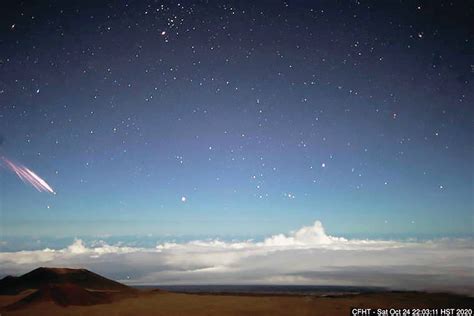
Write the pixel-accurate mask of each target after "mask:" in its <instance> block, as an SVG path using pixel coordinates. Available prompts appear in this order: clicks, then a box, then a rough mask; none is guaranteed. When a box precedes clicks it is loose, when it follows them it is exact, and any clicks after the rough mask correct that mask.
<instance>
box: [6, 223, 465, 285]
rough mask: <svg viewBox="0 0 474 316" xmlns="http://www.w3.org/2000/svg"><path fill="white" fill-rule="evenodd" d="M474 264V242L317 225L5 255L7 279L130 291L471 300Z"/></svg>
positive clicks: (78, 242) (77, 244) (78, 245)
mask: <svg viewBox="0 0 474 316" xmlns="http://www.w3.org/2000/svg"><path fill="white" fill-rule="evenodd" d="M473 262H474V247H473V243H472V240H461V239H440V240H432V241H426V242H414V241H411V242H407V241H403V242H402V241H390V240H388V241H379V240H357V239H350V240H348V239H345V238H341V237H334V236H329V235H327V234H326V233H325V231H324V227H323V225H322V224H321V223H320V222H318V221H317V222H315V223H314V224H313V225H312V226H307V227H302V228H301V229H299V230H297V231H295V232H293V233H290V234H288V235H284V234H278V235H274V236H271V237H268V238H266V239H264V240H263V241H261V242H255V241H252V240H248V241H239V242H225V241H221V240H206V241H202V240H195V241H190V242H187V243H163V244H159V245H157V246H156V247H155V248H138V247H126V246H121V245H108V244H106V243H104V242H97V243H95V244H94V245H93V246H91V245H89V246H86V245H85V244H84V242H83V241H82V240H80V239H76V240H75V241H74V242H73V244H71V245H70V246H69V247H67V248H64V249H58V250H53V249H43V250H36V251H19V252H2V253H0V265H1V266H2V269H3V271H4V273H10V274H18V273H24V272H27V271H28V270H30V269H33V268H35V267H37V266H39V265H43V266H45V265H46V266H68V267H86V268H89V269H91V270H93V271H96V272H98V273H101V274H104V275H106V276H109V277H112V278H115V279H118V280H126V282H128V283H132V284H153V285H156V284H190V283H201V284H212V283H214V284H224V283H227V284H229V283H234V284H263V283H266V284H319V285H327V284H333V285H361V286H386V287H391V288H396V289H411V290H424V289H428V290H449V291H455V292H462V293H469V294H474V285H473V284H474V265H473ZM128 277H130V279H128Z"/></svg>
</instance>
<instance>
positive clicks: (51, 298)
mask: <svg viewBox="0 0 474 316" xmlns="http://www.w3.org/2000/svg"><path fill="white" fill-rule="evenodd" d="M41 302H53V303H55V304H57V305H60V306H69V305H80V306H87V305H96V304H107V303H111V302H112V297H111V294H110V293H109V292H100V291H89V290H86V289H84V288H82V287H80V286H77V285H74V284H66V283H64V284H49V285H46V286H42V287H40V288H39V289H38V290H36V291H35V292H33V293H31V294H30V295H28V296H26V297H24V298H22V299H21V300H19V301H17V302H15V303H13V304H11V305H9V306H8V307H7V308H6V310H17V309H22V308H25V307H27V306H30V305H32V304H38V303H41Z"/></svg>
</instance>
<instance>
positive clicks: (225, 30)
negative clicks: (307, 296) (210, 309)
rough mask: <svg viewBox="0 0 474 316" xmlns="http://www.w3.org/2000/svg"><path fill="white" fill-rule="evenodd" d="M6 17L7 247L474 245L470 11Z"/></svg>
mask: <svg viewBox="0 0 474 316" xmlns="http://www.w3.org/2000/svg"><path fill="white" fill-rule="evenodd" d="M218 3H219V4H218ZM1 6H2V8H1V10H0V12H1V13H0V15H1V18H0V73H1V75H0V76H1V80H0V135H1V136H2V138H3V144H2V146H1V149H0V150H1V154H2V155H4V156H5V157H7V158H8V159H10V160H12V161H15V162H17V163H21V164H23V165H25V166H27V167H28V168H30V169H32V170H33V171H35V172H36V173H37V174H38V175H40V176H41V177H42V178H44V179H45V180H46V181H47V182H48V183H49V184H50V185H51V186H52V187H53V188H54V189H55V191H56V192H57V194H56V195H52V194H48V193H44V192H41V193H40V192H36V191H35V190H34V189H33V188H32V187H30V186H27V185H25V184H24V183H22V182H21V180H20V179H18V178H17V177H16V175H15V174H13V173H11V172H9V171H8V170H7V169H6V168H2V169H0V177H1V206H0V207H1V222H0V225H1V230H2V231H3V232H4V235H48V236H58V235H69V236H74V235H94V234H111V235H130V234H148V233H153V234H157V235H171V236H174V235H183V234H190V235H204V236H206V235H222V236H229V235H233V236H243V235H245V236H252V235H262V234H267V233H274V232H280V231H288V230H290V229H294V228H296V227H299V226H301V225H303V224H308V223H312V222H313V221H314V220H316V219H319V220H321V221H322V222H323V223H324V224H325V227H326V228H327V230H328V231H329V232H338V233H346V234H353V233H358V234H362V235H364V234H366V235H371V234H409V235H410V234H411V235H420V234H437V235H443V234H453V233H454V234H472V232H473V199H472V194H473V165H472V164H473V117H474V115H473V114H474V113H473V112H474V108H473V94H474V93H473V91H474V84H473V79H474V68H473V67H474V65H473V63H474V54H473V51H474V35H473V29H472V26H470V22H472V18H473V5H472V2H469V1H453V2H444V1H440V2H438V1H406V2H398V1H382V2H380V1H378V2H375V1H360V2H359V1H323V2H319V3H316V2H314V1H289V2H279V1H258V3H257V2H256V1H238V2H211V3H206V2H190V1H182V2H179V3H178V2H161V1H149V2H144V3H133V2H128V1H115V2H110V3H109V2H103V1H33V2H29V1H24V2H17V1H6V2H2V4H1Z"/></svg>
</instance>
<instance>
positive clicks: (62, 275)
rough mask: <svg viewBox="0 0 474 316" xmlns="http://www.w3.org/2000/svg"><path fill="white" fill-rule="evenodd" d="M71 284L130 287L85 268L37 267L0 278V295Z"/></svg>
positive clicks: (87, 287)
mask: <svg viewBox="0 0 474 316" xmlns="http://www.w3.org/2000/svg"><path fill="white" fill-rule="evenodd" d="M62 284H66V285H68V286H69V285H72V286H76V287H79V288H82V289H84V290H101V291H112V292H131V291H134V290H133V289H132V288H130V287H128V286H126V285H124V284H121V283H118V282H115V281H112V280H109V279H107V278H104V277H102V276H100V275H98V274H96V273H93V272H91V271H88V270H86V269H67V268H37V269H35V270H33V271H30V272H28V273H26V274H23V275H22V276H19V277H12V276H7V277H5V278H3V279H1V280H0V295H15V294H18V293H20V292H22V291H24V290H28V289H41V288H45V287H48V286H53V285H62Z"/></svg>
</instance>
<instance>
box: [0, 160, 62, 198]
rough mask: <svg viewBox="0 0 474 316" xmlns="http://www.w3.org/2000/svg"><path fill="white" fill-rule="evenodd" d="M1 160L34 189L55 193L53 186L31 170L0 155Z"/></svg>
mask: <svg viewBox="0 0 474 316" xmlns="http://www.w3.org/2000/svg"><path fill="white" fill-rule="evenodd" d="M1 160H2V161H3V162H4V165H5V166H6V167H7V168H8V169H10V170H11V171H13V172H14V173H16V175H17V176H18V177H19V178H20V179H21V180H22V181H23V182H24V183H28V184H30V185H32V186H33V187H34V188H35V189H36V190H38V191H39V192H49V193H52V194H56V192H54V190H53V188H51V187H50V186H49V184H48V183H46V181H44V180H43V179H41V178H40V176H38V175H37V174H36V173H34V172H33V171H31V170H30V169H28V168H26V167H25V166H22V165H19V164H15V163H13V162H12V161H10V160H8V159H7V158H5V157H1Z"/></svg>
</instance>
